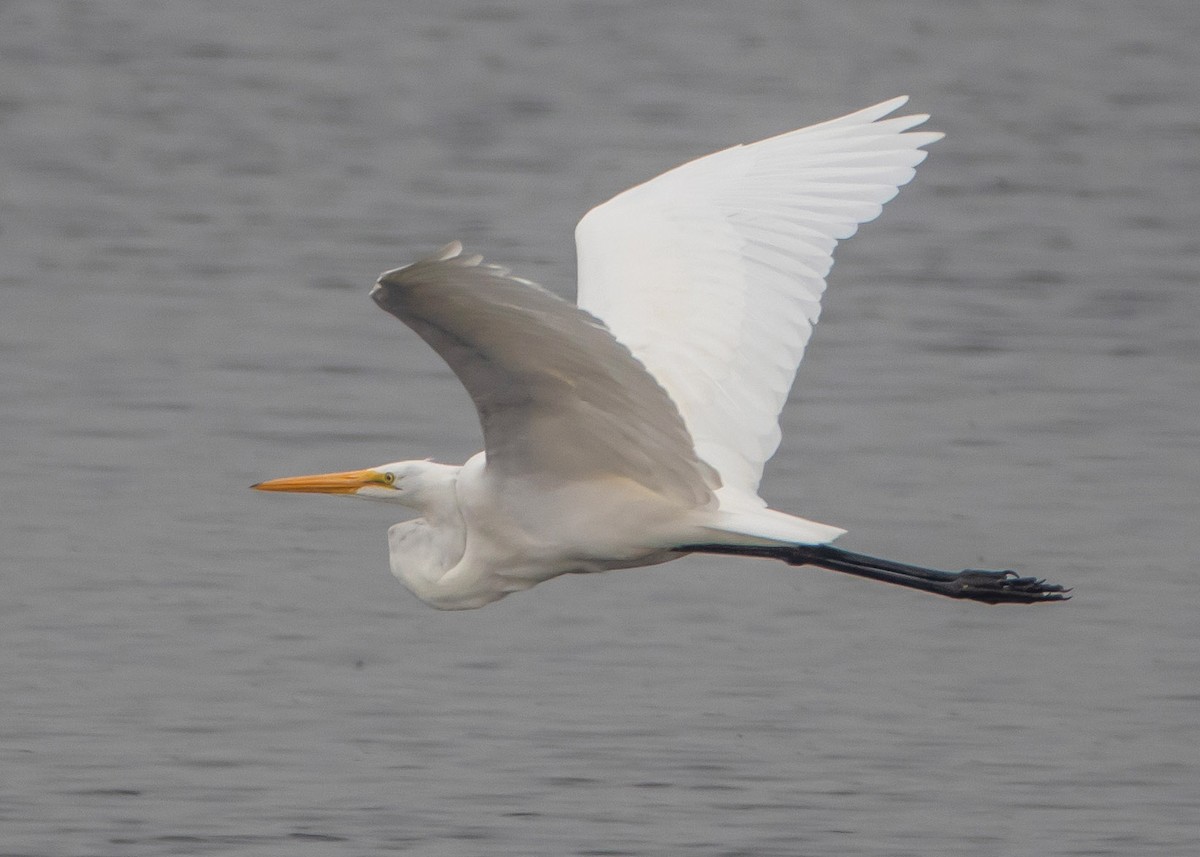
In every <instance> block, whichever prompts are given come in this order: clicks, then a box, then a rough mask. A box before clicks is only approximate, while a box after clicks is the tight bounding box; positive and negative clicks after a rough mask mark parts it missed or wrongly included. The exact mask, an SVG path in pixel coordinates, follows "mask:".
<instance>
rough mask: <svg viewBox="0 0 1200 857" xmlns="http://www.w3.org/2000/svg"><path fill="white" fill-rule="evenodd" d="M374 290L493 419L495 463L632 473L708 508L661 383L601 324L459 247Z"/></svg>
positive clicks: (705, 477)
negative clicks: (434, 352)
mask: <svg viewBox="0 0 1200 857" xmlns="http://www.w3.org/2000/svg"><path fill="white" fill-rule="evenodd" d="M371 297H372V298H374V299H375V302H376V303H377V304H379V306H380V307H382V308H383V309H385V310H387V311H388V312H390V313H391V314H392V315H394V316H396V317H397V318H398V319H400V320H401V321H403V322H404V323H405V324H407V325H408V326H409V327H411V328H412V329H413V330H414V331H416V332H417V333H418V334H419V335H420V336H421V338H422V339H424V340H425V341H426V342H427V343H429V345H430V346H432V348H433V349H434V350H435V351H436V352H437V353H438V354H439V355H441V357H442V359H443V360H445V361H446V363H447V364H449V366H450V368H451V369H452V370H454V374H455V375H457V376H458V379H459V380H460V381H461V382H462V384H463V386H464V387H466V388H467V392H468V393H469V394H470V396H471V399H472V400H473V401H474V403H475V408H476V410H477V411H478V412H479V421H480V423H481V424H482V426H483V438H484V448H485V451H486V453H487V466H488V469H489V470H490V471H492V472H494V473H497V474H499V475H501V476H530V477H538V478H544V479H548V480H551V481H553V482H562V481H571V480H576V479H593V478H602V477H605V476H612V477H623V478H626V479H630V480H632V481H634V482H636V483H638V484H640V485H643V486H645V487H646V488H648V489H650V490H652V491H655V492H657V493H659V494H662V495H664V496H668V497H672V498H674V499H677V500H679V501H681V502H684V503H687V504H690V505H701V504H703V503H705V502H707V501H708V500H709V499H710V498H711V497H712V490H713V489H714V488H716V487H717V486H718V485H719V479H718V477H717V476H716V473H715V471H713V470H712V468H711V467H709V466H708V465H707V464H705V463H704V462H702V461H700V459H699V458H697V456H696V453H695V450H694V449H693V445H692V439H691V437H690V435H689V434H688V431H687V428H686V427H685V425H684V422H683V418H682V417H681V416H680V414H679V411H678V409H677V408H676V407H675V405H674V404H673V403H672V401H671V399H670V397H669V396H668V395H667V393H666V392H665V391H664V390H663V388H662V387H661V386H660V385H659V384H658V382H657V381H656V380H655V379H654V378H653V377H652V376H651V375H650V373H649V372H647V371H646V369H645V367H644V366H642V364H641V363H640V362H638V361H637V360H636V359H635V358H634V357H633V356H632V355H631V354H630V352H629V349H628V348H626V347H625V346H624V345H622V344H621V343H619V342H618V341H617V340H616V339H614V338H613V336H612V334H611V333H609V331H608V328H606V327H605V326H604V324H603V322H601V321H600V320H598V319H597V318H595V317H594V316H592V315H590V314H589V313H586V312H584V311H582V310H580V309H579V308H577V307H576V306H574V305H573V304H570V303H568V302H567V301H565V300H563V299H562V298H559V297H558V296H556V295H554V294H552V293H550V292H548V291H546V290H545V289H542V288H541V287H539V286H537V285H535V284H534V283H531V282H529V281H527V280H521V279H518V278H516V277H512V276H509V275H508V272H507V271H506V270H505V269H504V268H500V267H498V266H495V265H488V264H483V262H482V259H481V258H480V257H479V256H463V255H462V245H460V244H458V243H457V242H455V243H453V244H450V245H449V246H447V247H446V248H444V249H443V250H442V251H441V252H440V253H439V254H438V255H436V256H433V257H431V258H428V259H423V260H421V261H419V262H416V263H414V264H412V265H409V266H407V267H404V268H398V269H396V270H394V271H389V272H387V273H385V274H383V275H382V276H381V277H380V278H379V282H378V284H377V285H376V286H375V288H374V289H373V290H372V292H371Z"/></svg>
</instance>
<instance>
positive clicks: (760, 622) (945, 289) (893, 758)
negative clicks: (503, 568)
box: [0, 0, 1200, 857]
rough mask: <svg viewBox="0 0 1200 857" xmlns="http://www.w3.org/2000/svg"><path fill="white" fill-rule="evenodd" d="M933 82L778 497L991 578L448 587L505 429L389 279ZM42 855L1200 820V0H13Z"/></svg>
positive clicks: (15, 392)
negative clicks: (399, 526) (1031, 602)
mask: <svg viewBox="0 0 1200 857" xmlns="http://www.w3.org/2000/svg"><path fill="white" fill-rule="evenodd" d="M899 93H909V94H911V95H913V97H914V101H913V104H912V107H913V108H914V109H916V110H921V111H928V112H931V113H933V114H934V119H933V121H932V122H931V123H930V125H931V127H934V128H937V129H940V130H943V131H945V132H946V133H947V138H946V139H945V140H944V141H943V142H940V143H938V144H936V145H935V146H933V147H932V154H931V156H930V158H929V160H928V161H927V162H926V164H924V165H923V166H922V167H921V168H920V169H919V171H918V176H917V179H916V181H915V183H914V184H913V185H912V186H910V187H908V188H906V189H904V191H902V193H901V195H900V197H899V198H898V199H897V200H896V201H894V202H893V203H891V204H890V205H889V206H888V208H887V210H886V212H885V214H884V216H883V218H882V219H881V220H880V221H879V222H876V223H872V224H868V225H867V226H865V227H864V228H863V229H862V230H861V233H860V235H859V236H858V237H856V238H855V239H853V240H852V241H850V242H848V243H847V244H845V245H843V246H842V247H841V248H840V250H839V254H838V259H839V261H838V265H837V266H836V267H835V268H834V272H833V275H832V277H831V282H830V290H829V292H828V294H827V301H826V313H825V316H824V318H823V320H822V323H821V325H820V326H819V327H818V330H817V334H816V337H815V340H814V343H813V345H812V347H811V349H810V352H809V355H808V357H807V358H806V362H805V364H804V366H803V367H802V369H801V373H800V378H799V382H798V384H797V387H796V389H795V391H794V394H793V402H792V404H791V406H790V407H789V409H788V410H787V412H786V414H785V415H784V430H785V439H784V444H783V447H782V448H781V450H780V452H779V455H778V456H777V457H776V458H775V460H774V461H773V462H772V463H771V465H770V466H769V469H768V477H767V479H766V482H765V484H764V490H765V492H766V495H767V496H768V497H769V498H770V499H771V501H772V502H773V503H774V504H776V505H778V506H780V507H782V508H785V509H789V510H794V511H797V512H799V513H802V514H805V515H808V516H810V517H814V518H817V519H818V520H823V521H828V522H831V523H837V524H840V525H842V526H845V527H847V528H849V530H850V534H849V535H848V536H847V537H845V539H844V544H845V545H846V546H848V547H851V548H857V549H860V550H864V551H867V552H872V553H876V554H881V555H885V556H894V557H896V558H900V559H910V560H919V561H927V562H929V563H931V564H935V565H942V566H946V567H952V568H961V567H963V566H967V565H983V566H993V567H994V566H1006V565H1015V566H1017V567H1019V568H1021V569H1022V570H1025V571H1027V572H1032V573H1037V574H1043V575H1045V576H1048V577H1051V578H1052V579H1054V580H1059V581H1063V582H1065V583H1067V584H1070V585H1073V586H1074V587H1076V592H1077V597H1076V598H1075V600H1074V601H1072V602H1071V603H1069V604H1068V605H1063V606H1050V607H1041V608H1029V609H1024V608H1011V607H997V608H988V607H984V606H981V605H974V604H960V603H957V602H951V601H946V600H942V599H936V598H932V597H928V596H924V595H921V594H917V593H911V592H908V591H903V590H898V589H893V588H890V587H887V586H883V585H880V584H876V583H871V582H867V581H859V580H854V579H849V578H845V577H842V576H839V575H834V574H830V573H827V572H822V571H815V570H792V569H787V568H785V567H783V566H781V565H778V564H773V563H755V562H751V561H727V560H723V559H688V560H685V561H682V562H678V563H674V564H672V565H670V566H665V567H660V568H656V569H653V570H649V571H640V572H629V573H613V574H610V575H602V576H595V577H587V578H570V579H564V580H559V581H554V582H552V583H549V584H547V585H545V586H542V587H539V588H538V589H536V590H534V591H533V592H530V593H527V594H523V595H520V596H516V597H513V598H510V599H508V600H506V601H504V602H501V603H499V604H496V605H493V606H490V607H488V608H486V609H484V610H482V611H477V612H469V613H461V614H443V613H438V612H436V611H433V610H430V609H429V608H427V607H424V606H423V605H421V604H420V603H419V602H417V601H416V600H415V599H414V598H412V597H411V596H410V595H409V594H408V593H407V592H406V591H405V590H404V589H403V588H402V587H401V586H400V585H399V584H398V583H397V582H396V581H394V580H393V579H392V578H391V576H390V575H389V574H388V572H387V568H386V558H385V557H386V544H385V537H384V532H385V529H386V527H387V526H388V525H389V524H390V523H392V522H393V520H394V515H395V511H394V510H392V509H390V508H389V507H386V506H381V505H374V504H367V503H355V502H351V501H346V500H341V499H336V498H316V497H281V496H264V495H261V494H257V493H255V492H251V491H249V490H247V486H248V485H249V484H250V483H251V482H255V481H257V480H259V479H263V478H267V477H272V476H281V475H289V474H293V473H305V472H315V471H319V470H327V469H345V468H353V467H362V466H367V465H372V464H379V463H383V462H386V461H391V460H394V459H397V458H404V457H423V456H426V455H432V456H436V457H437V458H439V459H441V460H444V461H459V460H462V459H463V458H465V457H466V456H468V455H469V454H471V453H472V452H474V451H475V449H476V448H477V447H478V445H479V443H480V438H479V432H478V428H477V426H476V423H475V419H474V415H473V413H472V411H471V408H470V405H469V402H468V400H467V399H466V396H465V395H464V394H463V392H462V390H461V388H460V387H459V385H458V384H457V383H456V381H455V380H454V378H453V377H452V376H451V375H450V373H449V372H448V370H447V369H446V368H445V367H444V366H442V365H441V364H440V363H439V361H438V360H437V358H436V357H435V356H433V355H432V354H431V353H430V352H429V351H428V350H427V349H426V348H425V346H424V345H423V344H422V343H421V342H420V341H419V340H417V338H416V337H415V336H414V335H412V334H411V333H410V332H408V331H407V330H405V329H404V328H402V327H401V326H400V325H399V324H397V323H396V322H395V321H394V320H393V319H392V318H390V317H388V316H387V315H385V314H384V313H381V312H379V311H378V310H377V309H376V308H375V307H374V306H373V305H372V304H371V302H370V301H369V300H368V299H367V290H368V289H369V287H370V285H371V283H372V282H373V280H374V278H375V276H376V275H377V274H378V272H380V271H382V270H384V269H387V268H390V267H393V266H396V265H398V264H403V263H405V262H408V261H411V260H412V259H414V258H416V257H417V256H419V255H420V254H422V253H426V252H428V251H429V250H431V249H433V248H435V247H437V246H438V245H440V244H442V243H444V242H446V241H448V240H450V239H453V238H462V239H464V240H465V241H466V242H467V244H468V247H469V248H470V249H473V250H479V251H482V252H484V253H485V254H486V255H487V256H488V257H489V258H491V259H493V260H495V261H498V262H502V263H505V264H507V265H510V266H511V267H513V268H514V269H515V270H516V271H517V272H518V273H520V274H522V275H525V276H528V277H531V278H533V279H536V280H538V281H540V282H542V283H545V284H547V285H548V286H549V287H551V288H554V289H555V290H557V291H559V292H560V293H562V294H565V295H570V294H571V290H572V285H571V284H572V282H573V264H574V263H573V261H572V260H573V246H572V228H573V225H574V223H575V221H576V220H577V219H578V217H579V216H580V215H582V213H583V212H584V211H586V210H587V209H588V208H589V207H590V206H592V205H594V204H596V203H598V202H600V201H602V200H603V199H606V198H607V197H608V196H610V195H611V194H613V193H614V192H616V191H618V190H620V189H622V188H624V187H626V186H628V185H630V184H633V183H635V182H637V181H640V180H643V179H645V178H648V177H649V176H651V175H654V174H656V173H657V172H659V171H661V170H662V169H665V168H667V167H669V166H672V165H674V164H676V163H678V162H680V161H682V160H684V159H686V158H689V157H692V156H696V155H700V154H703V153H706V152H708V151H711V150H714V149H716V148H719V147H722V146H725V145H729V144H732V143H735V142H740V141H746V140H752V139H756V138H759V137H762V136H766V135H769V134H773V133H776V132H781V131H784V130H788V129H790V128H793V127H797V126H800V125H803V124H807V123H809V122H812V121H817V120H821V119H825V118H828V117H830V116H834V115H838V114H840V113H842V112H846V111H847V110H849V109H852V108H856V107H860V106H863V105H866V104H869V103H872V102H874V101H877V100H882V99H883V98H887V97H890V96H893V95H896V94H899ZM0 169H2V177H0V302H2V303H0V361H2V362H0V384H2V402H3V407H2V409H0V448H2V451H3V455H0V539H2V545H3V552H2V559H0V854H4V855H10V857H11V855H38V857H42V856H43V855H114V857H116V855H163V854H235V855H288V857H295V855H310V854H311V855H325V854H355V855H361V854H375V853H414V854H423V855H424V854H428V855H460V854H463V855H469V854H478V855H684V854H686V855H833V854H837V855H879V856H880V857H883V855H887V857H897V856H898V855H920V856H921V857H928V855H1194V854H1196V853H1200V764H1198V762H1200V749H1198V745H1200V728H1198V724H1200V662H1198V655H1200V615H1198V611H1197V607H1198V606H1200V605H1198V599H1197V582H1198V579H1200V568H1198V562H1197V560H1198V556H1200V535H1198V531H1200V289H1198V282H1197V281H1198V279H1200V276H1198V272H1200V227H1198V223H1200V5H1197V4H1196V3H1194V2H1193V0H1175V2H1167V0H1161V1H1160V0H1149V2H1140V3H1136V4H1132V3H1124V2H1083V0H1079V2H1067V0H1064V2H1008V3H991V4H983V3H948V2H937V0H890V2H886V3H885V2H866V3H854V4H851V3H834V2H813V3H790V2H773V3H771V2H748V3H716V2H705V3H683V2H671V3H665V2H664V3H653V4H652V3H646V4H637V3H624V2H574V3H563V2H533V0H531V1H530V2H505V3H485V2H462V0H437V2H433V0H417V2H404V3H387V2H360V3H353V4H349V3H331V2H317V0H293V2H290V3H267V2H205V3H194V2H193V3H187V2H182V1H181V0H180V2H149V0H146V2H129V1H128V0H110V2H51V1H50V0H44V1H43V2H33V0H14V2H6V3H3V4H0Z"/></svg>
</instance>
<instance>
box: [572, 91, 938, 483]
mask: <svg viewBox="0 0 1200 857" xmlns="http://www.w3.org/2000/svg"><path fill="white" fill-rule="evenodd" d="M907 100H908V99H907V98H903V97H902V98H895V99H892V100H891V101H885V102H883V103H882V104H877V105H875V106H874V107H868V108H866V109H865V110H860V111H858V112H856V113H851V114H850V115H848V116H843V117H842V118H840V119H834V120H831V121H829V122H824V123H821V124H819V125H813V126H811V127H808V128H801V129H800V130H798V131H792V132H790V133H788V134H783V135H781V136H778V137H772V138H770V139H768V140H763V141H761V142H758V143H752V144H749V145H744V146H734V147H733V148H731V149H725V150H724V151H721V152H717V153H715V154H712V155H708V156H706V157H703V158H700V159H698V160H695V161H691V162H690V163H687V164H684V165H683V166H680V167H676V168H675V169H673V170H671V171H669V172H667V173H664V174H663V175H661V176H659V177H657V178H655V179H652V180H650V181H648V182H646V183H645V184H641V185H638V186H637V187H634V188H631V189H629V190H627V191H625V192H623V193H621V194H619V195H617V196H616V197H614V198H613V199H611V200H609V201H608V202H606V203H604V204H603V205H600V206H598V207H596V208H594V209H592V210H591V211H590V212H588V214H587V215H586V216H585V217H584V218H583V220H581V221H580V222H579V225H578V226H577V227H576V229H575V241H576V246H577V251H578V254H579V296H578V303H579V306H580V307H582V308H584V309H586V310H588V311H589V312H591V313H592V314H593V315H595V316H597V317H599V318H600V319H602V320H603V321H604V323H605V324H606V325H607V326H608V328H609V329H610V330H611V331H612V333H613V335H614V336H616V338H617V339H618V340H620V341H621V342H622V343H624V344H625V345H626V346H627V347H628V348H629V350H630V351H631V352H633V354H634V356H635V357H637V358H638V359H639V360H641V361H642V363H643V364H645V366H646V368H647V369H649V370H650V373H651V374H652V375H653V376H654V377H655V378H656V379H658V381H659V383H660V384H662V386H663V387H664V388H665V389H666V390H667V392H668V394H669V395H670V396H671V398H672V400H673V401H674V402H675V405H676V407H678V408H679V411H680V413H681V414H682V415H683V419H684V422H685V423H686V424H687V428H688V431H689V432H690V433H691V435H692V439H693V441H694V443H695V447H696V452H697V454H698V455H699V456H700V458H701V459H703V460H704V461H706V462H708V464H710V465H712V466H713V467H714V468H715V469H716V470H717V471H718V472H719V473H720V475H721V479H722V482H723V483H724V485H725V487H726V489H727V490H733V491H736V492H738V493H739V494H742V493H743V492H748V493H749V494H751V495H756V494H757V490H758V483H759V480H760V479H761V477H762V470H763V465H764V463H765V462H766V460H767V459H768V458H770V457H771V455H773V454H774V452H775V450H776V449H777V448H778V446H779V439H780V432H779V413H780V411H781V410H782V408H783V405H784V403H785V402H786V400H787V396H788V391H789V390H790V388H791V386H792V381H793V379H794V378H795V374H796V367H797V366H798V365H799V363H800V358H801V357H802V356H803V354H804V346H805V345H806V344H807V342H808V339H809V336H810V335H811V334H812V326H813V324H814V323H815V322H816V320H817V316H818V315H819V313H820V310H821V305H820V300H821V294H822V292H824V290H825V275H826V274H827V273H828V272H829V268H830V266H831V265H832V264H833V248H834V246H835V245H836V244H837V242H838V240H839V239H842V238H848V237H850V236H851V235H853V234H854V232H855V231H856V230H857V229H858V224H860V223H863V222H865V221H868V220H871V219H873V218H875V217H877V216H878V215H879V213H880V210H881V208H882V206H883V203H885V202H887V201H888V200H889V199H891V198H892V197H893V196H895V195H896V191H897V189H898V188H899V187H900V185H903V184H905V183H906V182H908V181H909V180H910V179H911V178H912V176H913V167H915V166H916V165H917V164H919V163H920V162H921V161H922V160H924V159H925V152H923V151H921V149H920V147H921V146H925V145H928V144H929V143H932V142H934V141H935V140H939V139H941V137H942V135H941V134H938V133H932V132H923V133H903V132H905V131H907V130H908V129H910V128H912V127H914V126H916V125H920V124H921V123H922V122H924V121H925V120H926V119H927V118H928V116H924V115H912V116H900V117H896V118H892V119H883V118H882V117H884V116H887V115H888V114H889V113H891V112H893V111H894V110H896V109H897V108H899V107H900V106H901V105H903V104H905V103H906V102H907Z"/></svg>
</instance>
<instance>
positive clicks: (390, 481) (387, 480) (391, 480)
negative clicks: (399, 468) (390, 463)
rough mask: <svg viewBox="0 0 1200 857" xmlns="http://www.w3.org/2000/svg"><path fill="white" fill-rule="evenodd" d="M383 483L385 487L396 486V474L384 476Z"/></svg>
mask: <svg viewBox="0 0 1200 857" xmlns="http://www.w3.org/2000/svg"><path fill="white" fill-rule="evenodd" d="M383 482H384V484H385V485H394V484H395V483H396V474H395V473H385V474H383Z"/></svg>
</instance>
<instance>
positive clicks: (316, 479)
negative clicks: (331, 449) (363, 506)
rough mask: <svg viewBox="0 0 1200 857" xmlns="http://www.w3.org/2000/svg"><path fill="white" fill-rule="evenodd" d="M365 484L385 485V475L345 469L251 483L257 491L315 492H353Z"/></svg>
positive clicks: (370, 471) (373, 471)
mask: <svg viewBox="0 0 1200 857" xmlns="http://www.w3.org/2000/svg"><path fill="white" fill-rule="evenodd" d="M367 485H382V486H385V487H386V486H387V485H388V482H387V479H386V477H385V476H384V475H383V474H382V473H379V472H377V471H375V470H347V471H344V472H342V473H318V474H316V475H315V476H286V477H284V478H283V479H271V480H268V481H267V482H259V483H258V484H256V485H251V486H250V487H251V488H254V489H256V490H258V491H307V492H312V493H316V494H354V493H356V492H357V491H358V489H359V488H364V487H366V486H367Z"/></svg>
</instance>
